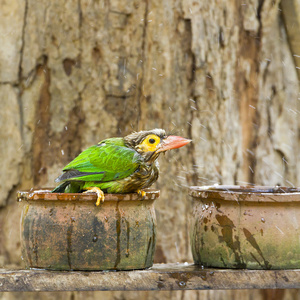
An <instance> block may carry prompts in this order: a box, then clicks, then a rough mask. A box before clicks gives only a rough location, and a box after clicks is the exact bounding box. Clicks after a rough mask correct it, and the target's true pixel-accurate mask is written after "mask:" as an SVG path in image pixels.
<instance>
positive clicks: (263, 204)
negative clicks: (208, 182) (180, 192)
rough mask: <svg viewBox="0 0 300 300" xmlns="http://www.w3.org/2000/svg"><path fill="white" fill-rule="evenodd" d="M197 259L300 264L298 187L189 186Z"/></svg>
mask: <svg viewBox="0 0 300 300" xmlns="http://www.w3.org/2000/svg"><path fill="white" fill-rule="evenodd" d="M189 194H190V196H191V197H192V202H193V204H192V205H193V213H192V220H191V224H190V233H191V247H192V253H193V258H194V262H195V264H199V265H203V266H205V267H217V268H240V269H243V268H247V269H294V268H300V239H299V238H300V189H297V188H285V187H276V188H274V187H243V186H207V187H198V186H195V187H191V188H190V189H189Z"/></svg>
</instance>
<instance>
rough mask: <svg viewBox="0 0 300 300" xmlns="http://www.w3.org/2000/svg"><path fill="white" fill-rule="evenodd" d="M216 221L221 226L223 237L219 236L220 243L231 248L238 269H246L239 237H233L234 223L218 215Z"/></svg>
mask: <svg viewBox="0 0 300 300" xmlns="http://www.w3.org/2000/svg"><path fill="white" fill-rule="evenodd" d="M216 219H217V221H218V223H219V225H220V226H221V228H222V229H221V233H222V236H219V241H220V242H225V243H226V246H227V247H228V248H230V249H231V250H232V251H233V253H234V260H235V263H236V267H237V268H241V269H243V268H246V264H245V263H244V260H243V257H242V255H241V247H240V241H239V238H238V236H234V237H233V228H235V225H234V223H233V222H232V220H230V219H229V218H228V217H227V216H225V215H222V216H221V215H216ZM234 238H235V240H234Z"/></svg>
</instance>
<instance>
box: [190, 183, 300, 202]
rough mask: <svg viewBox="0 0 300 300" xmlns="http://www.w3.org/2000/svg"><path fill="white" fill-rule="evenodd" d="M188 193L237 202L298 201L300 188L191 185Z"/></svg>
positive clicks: (195, 196)
mask: <svg viewBox="0 0 300 300" xmlns="http://www.w3.org/2000/svg"><path fill="white" fill-rule="evenodd" d="M189 195H190V196H192V197H193V198H202V199H203V198H212V199H218V200H227V201H238V202H243V201H244V202H273V203H274V202H280V203H283V202H300V188H289V187H281V186H240V185H213V186H191V187H190V188H189Z"/></svg>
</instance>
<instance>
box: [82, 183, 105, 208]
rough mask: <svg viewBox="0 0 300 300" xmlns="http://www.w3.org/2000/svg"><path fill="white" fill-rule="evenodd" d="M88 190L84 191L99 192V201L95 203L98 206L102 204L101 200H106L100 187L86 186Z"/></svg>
mask: <svg viewBox="0 0 300 300" xmlns="http://www.w3.org/2000/svg"><path fill="white" fill-rule="evenodd" d="M85 189H86V190H87V191H85V192H84V193H96V194H97V202H96V203H95V205H96V206H99V205H100V202H104V193H103V191H101V190H100V189H99V188H98V187H95V186H94V187H87V188H85Z"/></svg>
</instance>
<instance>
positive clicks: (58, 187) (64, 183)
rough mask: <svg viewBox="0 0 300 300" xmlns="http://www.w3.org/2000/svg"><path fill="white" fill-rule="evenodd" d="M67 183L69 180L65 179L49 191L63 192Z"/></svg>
mask: <svg viewBox="0 0 300 300" xmlns="http://www.w3.org/2000/svg"><path fill="white" fill-rule="evenodd" d="M68 185H69V182H67V181H65V182H63V183H61V184H60V185H59V186H57V187H56V188H55V189H54V190H52V192H51V193H64V192H65V189H66V187H67V186H68Z"/></svg>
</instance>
